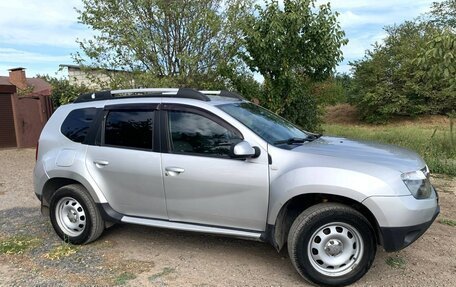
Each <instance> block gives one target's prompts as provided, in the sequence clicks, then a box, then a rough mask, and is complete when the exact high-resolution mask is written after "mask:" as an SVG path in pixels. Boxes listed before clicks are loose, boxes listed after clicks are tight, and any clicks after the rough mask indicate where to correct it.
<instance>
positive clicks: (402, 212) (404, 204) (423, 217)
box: [363, 190, 438, 227]
mask: <svg viewBox="0 0 456 287" xmlns="http://www.w3.org/2000/svg"><path fill="white" fill-rule="evenodd" d="M363 204H364V206H366V207H367V208H368V209H369V210H370V211H371V212H372V213H373V214H374V216H375V218H376V219H377V222H378V224H379V226H381V227H403V226H413V225H418V224H422V223H424V222H429V220H430V219H431V218H432V217H433V216H434V214H435V209H436V206H437V204H438V203H437V196H436V193H435V190H433V192H432V195H431V197H429V198H427V199H419V200H417V199H415V198H414V197H413V196H412V195H408V196H397V197H391V196H371V197H369V198H366V199H365V200H364V201H363Z"/></svg>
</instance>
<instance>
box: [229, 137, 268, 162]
mask: <svg viewBox="0 0 456 287" xmlns="http://www.w3.org/2000/svg"><path fill="white" fill-rule="evenodd" d="M260 153H261V152H260V148H258V147H256V146H255V147H252V146H251V145H250V144H249V143H248V142H246V141H241V142H239V143H237V144H235V145H232V146H231V157H233V158H240V159H246V158H257V157H259V156H260Z"/></svg>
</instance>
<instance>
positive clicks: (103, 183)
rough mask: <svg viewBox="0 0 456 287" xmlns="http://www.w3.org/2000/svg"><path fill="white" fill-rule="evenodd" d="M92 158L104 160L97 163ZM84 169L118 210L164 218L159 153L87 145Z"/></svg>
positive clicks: (165, 216) (164, 210)
mask: <svg viewBox="0 0 456 287" xmlns="http://www.w3.org/2000/svg"><path fill="white" fill-rule="evenodd" d="M96 161H106V162H107V163H108V164H107V165H106V166H98V165H97V164H96V163H95V162H96ZM85 163H86V169H87V170H88V172H89V174H90V176H91V177H92V178H93V180H94V181H95V182H96V183H97V185H98V187H99V188H100V189H101V190H103V191H104V194H105V197H106V200H107V202H109V204H110V205H111V207H112V208H113V209H114V210H115V211H117V212H120V213H122V214H126V215H131V216H141V217H154V218H162V219H167V218H168V215H167V213H166V203H165V191H164V188H163V178H162V167H161V158H160V153H156V152H152V151H144V150H134V149H124V148H116V147H107V146H88V148H87V156H86V161H85Z"/></svg>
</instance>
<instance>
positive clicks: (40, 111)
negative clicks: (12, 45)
mask: <svg viewBox="0 0 456 287" xmlns="http://www.w3.org/2000/svg"><path fill="white" fill-rule="evenodd" d="M51 92H52V87H51V85H50V84H49V83H47V82H46V81H45V80H43V79H40V78H27V77H26V75H25V69H24V68H14V69H10V70H9V76H8V77H4V76H0V148H4V147H20V148H22V147H34V146H36V143H37V141H38V138H39V136H40V133H41V130H42V129H43V127H44V124H45V123H46V122H47V120H48V119H49V117H50V116H51V114H52V102H51V99H50V96H51Z"/></svg>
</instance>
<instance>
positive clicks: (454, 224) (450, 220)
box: [439, 218, 456, 227]
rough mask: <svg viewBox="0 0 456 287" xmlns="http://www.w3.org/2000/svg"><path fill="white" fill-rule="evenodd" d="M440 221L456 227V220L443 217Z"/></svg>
mask: <svg viewBox="0 0 456 287" xmlns="http://www.w3.org/2000/svg"><path fill="white" fill-rule="evenodd" d="M439 222H440V223H442V224H445V225H448V226H451V227H456V220H452V219H447V218H442V219H439Z"/></svg>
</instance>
